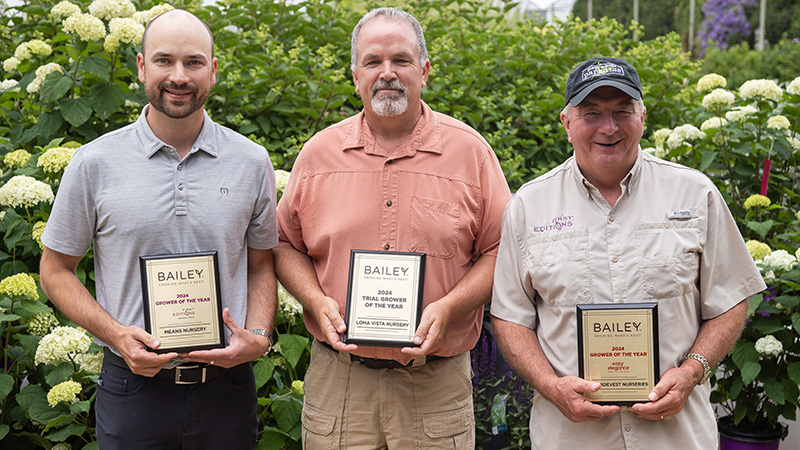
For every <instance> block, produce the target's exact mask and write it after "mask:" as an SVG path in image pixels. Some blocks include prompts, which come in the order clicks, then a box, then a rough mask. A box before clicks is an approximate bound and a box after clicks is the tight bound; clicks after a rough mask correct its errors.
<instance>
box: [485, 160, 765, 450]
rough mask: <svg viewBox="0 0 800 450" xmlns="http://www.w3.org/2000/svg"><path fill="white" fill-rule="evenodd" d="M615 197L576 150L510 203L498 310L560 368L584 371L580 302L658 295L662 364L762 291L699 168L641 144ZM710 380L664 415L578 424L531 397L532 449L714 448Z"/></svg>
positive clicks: (672, 363)
mask: <svg viewBox="0 0 800 450" xmlns="http://www.w3.org/2000/svg"><path fill="white" fill-rule="evenodd" d="M621 187H622V195H621V196H620V198H619V200H618V201H617V202H616V204H615V205H614V207H611V206H610V205H609V203H608V202H607V201H606V200H605V199H604V198H603V196H602V195H601V194H600V192H599V191H598V190H597V189H596V188H595V187H594V186H592V185H591V184H590V183H589V182H588V181H587V180H586V179H585V178H584V177H583V176H582V174H581V172H580V169H579V168H578V165H577V163H576V162H575V159H574V157H573V158H570V159H568V160H567V161H566V162H565V163H564V164H562V165H560V166H559V167H557V168H555V169H553V170H552V171H550V172H548V173H547V174H545V175H543V176H541V177H539V178H537V179H535V180H533V181H531V182H529V183H527V184H526V185H524V186H523V187H522V188H521V189H520V190H519V191H518V192H517V194H516V195H515V197H514V198H513V199H512V201H511V203H510V204H509V206H508V208H507V210H506V213H505V217H504V220H503V237H502V240H501V243H500V250H499V252H498V257H497V267H496V268H495V283H494V292H493V296H492V308H491V312H492V315H494V316H496V317H499V318H501V319H503V320H506V321H510V322H514V323H517V324H520V325H523V326H525V327H528V328H531V329H535V330H536V334H537V336H538V338H539V342H540V343H541V346H542V350H543V351H544V354H545V355H546V356H547V358H548V360H549V361H550V364H551V365H552V366H553V369H554V370H555V372H556V374H557V375H559V376H567V375H573V376H577V375H578V353H577V317H576V305H578V304H595V303H637V302H657V303H658V319H659V334H660V339H659V350H660V352H659V355H660V358H659V363H660V370H661V373H662V374H663V373H664V372H666V371H667V370H669V369H671V368H673V367H676V366H678V365H679V364H680V359H681V356H682V355H683V354H685V353H686V352H687V351H688V350H689V349H690V348H691V346H692V344H693V343H694V341H695V338H696V336H697V332H698V330H699V328H700V325H701V322H702V321H703V320H706V319H711V318H713V317H716V316H718V315H720V314H722V313H724V312H725V311H727V310H729V309H730V308H732V307H733V306H735V305H736V304H738V303H739V302H740V301H742V300H743V299H745V298H747V297H748V296H750V295H753V294H755V293H758V292H759V291H761V290H763V289H765V287H766V286H765V285H764V281H763V280H762V278H761V275H760V274H759V271H758V269H757V267H756V266H755V264H754V262H753V259H752V258H751V256H750V254H749V252H748V251H747V248H746V246H745V245H744V241H743V239H742V237H741V235H740V233H739V231H738V229H737V227H736V224H735V222H734V220H733V217H732V216H731V214H730V212H729V210H728V208H727V205H726V204H725V202H724V200H723V198H722V196H721V195H720V193H719V191H718V190H717V189H716V187H715V186H714V185H713V183H712V182H711V181H710V180H709V179H708V178H707V177H706V176H705V175H703V174H702V173H700V172H698V171H696V170H693V169H690V168H687V167H683V166H680V165H678V164H673V163H670V162H666V161H663V160H661V159H658V158H656V157H654V156H651V155H649V154H647V153H644V152H642V151H641V150H640V151H639V156H638V158H637V161H636V163H635V165H634V167H633V168H632V169H631V172H630V173H629V174H628V176H627V177H626V178H625V179H624V181H623V182H622V185H621ZM709 392H710V385H709V383H705V384H704V385H702V386H697V387H696V388H695V389H694V390H693V391H692V393H691V395H690V396H689V399H688V400H687V402H686V404H685V406H684V409H683V411H682V412H681V413H679V414H678V415H676V416H674V417H670V418H668V419H665V420H664V421H661V422H651V421H647V420H643V419H637V418H636V416H635V415H634V414H632V413H629V412H627V411H625V410H624V408H623V410H622V411H621V412H620V413H619V414H616V415H612V416H609V417H606V418H605V419H603V420H601V421H599V422H588V423H580V424H573V423H571V422H570V421H569V420H567V419H566V418H565V417H564V416H563V415H562V414H561V413H560V412H559V410H558V409H557V408H556V407H555V406H554V405H553V404H551V403H550V402H548V401H547V400H545V399H544V398H542V397H541V396H539V395H536V397H535V399H534V406H533V412H532V414H533V417H532V420H531V435H532V438H533V442H534V448H537V449H550V448H552V449H559V450H565V449H572V448H575V449H584V448H603V449H612V448H613V449H653V450H657V449H676V448H680V449H713V448H716V440H717V431H716V426H715V418H714V413H713V411H712V409H711V405H710V404H709V401H708V396H709Z"/></svg>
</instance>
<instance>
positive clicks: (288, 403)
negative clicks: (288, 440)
mask: <svg viewBox="0 0 800 450" xmlns="http://www.w3.org/2000/svg"><path fill="white" fill-rule="evenodd" d="M270 410H272V414H274V415H275V421H276V422H277V423H278V427H279V428H280V429H281V430H283V431H285V432H289V431H290V430H291V429H292V428H294V426H295V425H296V424H297V423H298V422H300V414H301V413H302V412H303V403H302V402H300V401H298V400H297V399H295V398H293V397H280V398H276V399H275V400H274V401H273V402H272V405H271V407H270Z"/></svg>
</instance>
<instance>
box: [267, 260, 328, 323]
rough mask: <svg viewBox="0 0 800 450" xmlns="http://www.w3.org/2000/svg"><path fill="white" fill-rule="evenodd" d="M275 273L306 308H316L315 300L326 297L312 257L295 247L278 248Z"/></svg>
mask: <svg viewBox="0 0 800 450" xmlns="http://www.w3.org/2000/svg"><path fill="white" fill-rule="evenodd" d="M273 253H274V256H275V274H276V275H277V277H278V280H279V281H280V282H281V284H282V285H283V287H284V288H286V290H287V291H289V293H290V294H292V295H293V296H294V297H295V298H296V299H297V301H299V302H300V304H301V305H303V306H304V307H305V308H307V309H310V310H312V311H313V310H314V308H313V306H314V303H315V302H318V301H320V300H321V299H323V298H324V297H325V293H324V292H323V291H322V287H321V286H320V284H319V281H318V279H317V273H316V271H315V270H314V265H313V263H312V262H311V258H310V257H309V256H308V255H306V254H305V253H301V252H300V251H298V250H295V249H293V248H276V249H275V250H274V252H273Z"/></svg>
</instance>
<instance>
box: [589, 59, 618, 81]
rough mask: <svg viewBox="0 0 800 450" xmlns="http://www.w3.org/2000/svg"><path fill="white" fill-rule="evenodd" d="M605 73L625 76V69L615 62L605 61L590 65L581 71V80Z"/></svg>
mask: <svg viewBox="0 0 800 450" xmlns="http://www.w3.org/2000/svg"><path fill="white" fill-rule="evenodd" d="M604 75H619V76H622V77H624V76H625V69H623V68H622V67H621V66H618V65H616V64H613V63H603V64H597V65H594V66H589V67H587V68H585V69H583V72H581V77H582V80H581V81H586V80H588V79H590V78H594V77H599V76H604Z"/></svg>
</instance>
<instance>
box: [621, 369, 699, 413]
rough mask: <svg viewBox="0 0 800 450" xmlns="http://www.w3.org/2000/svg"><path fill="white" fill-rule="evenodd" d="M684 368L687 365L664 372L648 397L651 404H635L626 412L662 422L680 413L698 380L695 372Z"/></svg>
mask: <svg viewBox="0 0 800 450" xmlns="http://www.w3.org/2000/svg"><path fill="white" fill-rule="evenodd" d="M686 366H688V364H685V365H682V366H681V367H676V368H673V369H670V370H668V371H666V372H665V373H664V375H662V376H661V380H659V382H658V384H656V385H655V387H653V392H651V393H650V395H649V398H650V401H651V402H650V403H637V404H635V405H633V406H631V407H630V408H628V410H629V411H631V412H633V413H636V415H637V416H638V417H640V418H642V419H647V420H662V419H665V418H667V417H670V416H674V415H675V414H678V413H679V412H681V410H682V409H683V404H684V403H686V399H687V398H689V394H691V393H692V389H694V387H695V386H697V382H698V381H699V380H700V377H698V376H697V373H696V371H693V370H692V369H691V368H690V367H686ZM700 376H701V377H702V372H700Z"/></svg>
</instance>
